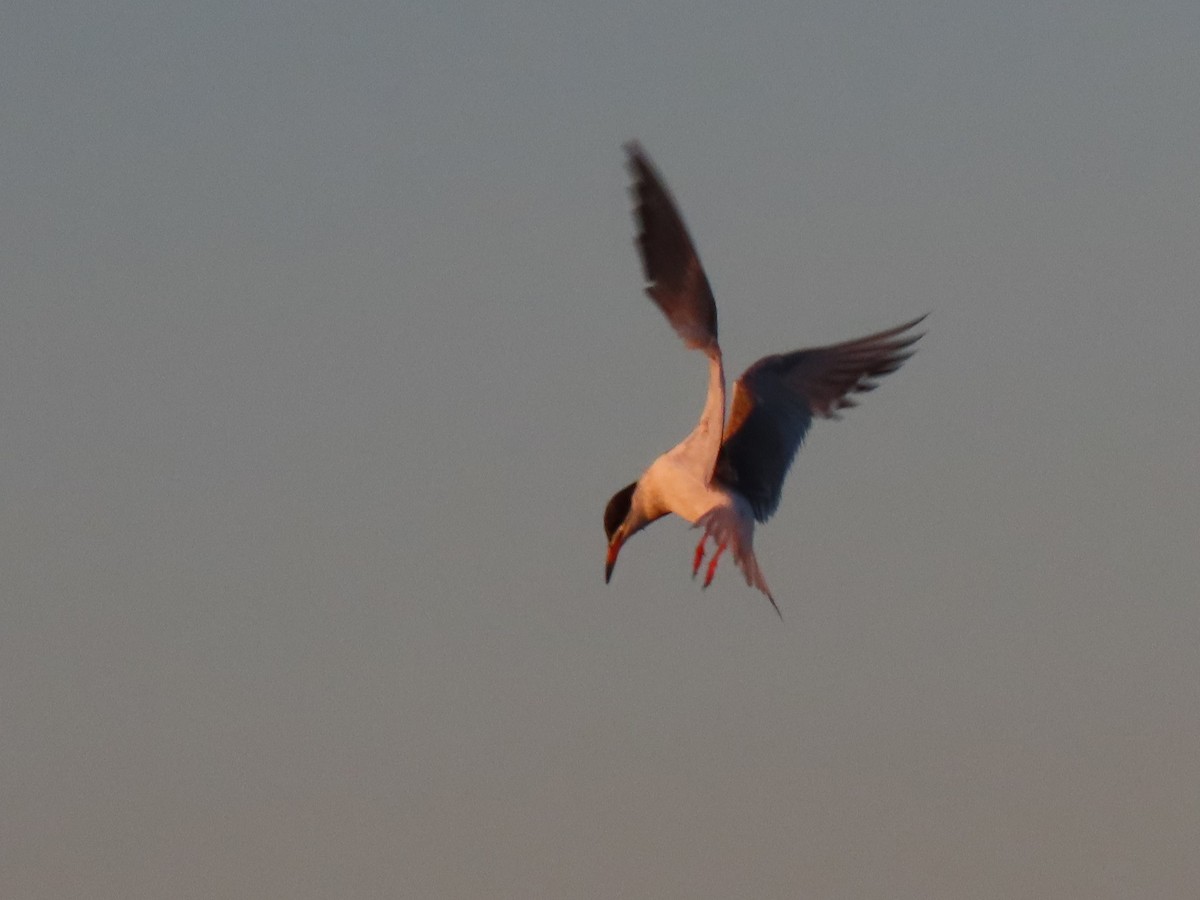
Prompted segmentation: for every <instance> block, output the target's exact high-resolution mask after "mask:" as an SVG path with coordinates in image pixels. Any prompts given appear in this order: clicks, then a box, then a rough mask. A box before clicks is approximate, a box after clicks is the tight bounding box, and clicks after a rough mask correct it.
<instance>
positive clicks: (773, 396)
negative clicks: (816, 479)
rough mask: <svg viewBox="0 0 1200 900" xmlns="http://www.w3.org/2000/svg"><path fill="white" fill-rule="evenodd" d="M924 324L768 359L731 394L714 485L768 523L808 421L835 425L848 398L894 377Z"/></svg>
mask: <svg viewBox="0 0 1200 900" xmlns="http://www.w3.org/2000/svg"><path fill="white" fill-rule="evenodd" d="M924 318H925V316H921V317H920V318H917V319H913V320H912V321H911V322H906V323H905V324H903V325H900V326H897V327H896V328H891V329H888V330H887V331H881V332H879V333H878V334H872V335H869V336H868V337H864V338H859V339H858V340H856V341H847V342H846V343H844V344H834V345H832V346H829V347H816V348H813V349H810V350H797V351H795V352H794V353H783V354H780V355H778V356H766V357H763V358H762V359H760V360H759V361H758V362H756V363H755V364H754V365H752V366H751V367H750V368H749V369H747V370H746V371H745V372H744V373H743V374H742V377H741V378H739V379H738V380H737V382H736V383H735V384H734V388H733V404H732V408H731V409H730V414H729V425H728V427H727V428H726V430H725V439H724V443H722V445H721V452H720V455H719V456H718V457H717V468H716V474H715V478H716V480H717V481H719V482H720V483H721V484H723V485H725V486H726V487H730V488H732V489H734V490H736V491H738V492H739V493H740V494H742V496H744V497H745V498H746V499H747V500H748V501H749V503H750V506H751V508H752V509H753V510H754V518H755V519H757V520H758V521H759V522H765V521H767V519H769V518H770V517H771V516H772V515H773V514H774V513H775V510H776V509H777V508H778V507H779V497H780V493H781V492H782V490H783V479H784V477H785V476H786V475H787V472H788V469H789V467H790V466H791V464H792V460H793V459H794V458H795V456H796V451H797V450H799V449H800V445H801V444H802V443H803V442H804V436H805V435H806V434H807V433H808V429H809V426H811V425H812V420H813V416H821V417H823V418H829V419H836V418H839V416H838V410H842V409H846V408H848V407H851V406H856V405H857V404H856V403H855V401H854V400H852V399H851V398H850V397H849V396H848V395H849V394H852V393H856V392H866V391H871V390H874V389H875V387H876V384H875V381H874V379H877V378H880V377H882V376H884V375H887V374H888V373H890V372H894V371H896V369H898V368H900V365H901V364H902V363H903V362H904V361H905V360H906V359H908V358H909V357H910V356H912V354H913V352H914V351H912V350H909V349H907V348H909V347H910V346H911V345H912V344H914V343H915V342H916V341H917V340H919V339H920V338H921V337H922V335H920V334H906V333H905V332H907V331H908V330H909V329H910V328H912V327H913V326H915V325H917V324H918V323H919V322H921V321H922V320H923V319H924Z"/></svg>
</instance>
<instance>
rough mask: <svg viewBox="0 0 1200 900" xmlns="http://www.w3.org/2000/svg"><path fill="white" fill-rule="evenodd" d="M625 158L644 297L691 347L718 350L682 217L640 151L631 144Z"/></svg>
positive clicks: (712, 313) (712, 304) (708, 296)
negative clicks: (631, 182) (644, 287)
mask: <svg viewBox="0 0 1200 900" xmlns="http://www.w3.org/2000/svg"><path fill="white" fill-rule="evenodd" d="M625 152H626V153H627V154H628V156H629V172H630V174H631V175H632V176H633V187H632V192H633V197H634V217H635V219H636V220H637V225H638V234H637V248H638V252H639V254H640V255H641V258H642V270H643V272H644V273H645V276H646V282H647V284H646V294H647V295H648V296H649V297H650V299H651V300H653V301H654V303H655V304H656V305H657V306H658V308H659V309H660V310H662V312H663V315H664V316H666V317H667V321H668V322H670V323H671V327H672V328H674V329H675V333H676V334H678V335H679V336H680V337H681V338H683V342H684V343H685V344H686V345H687V346H688V347H690V348H693V349H700V350H703V349H708V348H710V347H715V346H716V344H717V304H716V301H715V300H714V299H713V294H712V288H711V287H709V284H708V276H706V275H705V274H704V268H703V267H702V266H701V265H700V257H699V256H698V255H697V254H696V248H695V247H694V246H693V245H692V239H691V237H690V236H689V235H688V231H687V227H686V226H685V225H684V224H683V217H682V216H680V214H679V210H678V209H677V208H676V206H675V201H674V200H673V199H672V197H671V193H670V191H668V190H667V188H666V185H665V183H664V182H663V180H662V177H661V176H660V175H659V174H658V171H657V170H656V169H655V168H654V164H653V163H652V162H651V161H650V157H649V156H647V155H646V152H645V151H644V150H643V149H642V148H641V145H639V144H637V143H636V142H634V143H630V144H627V145H626V146H625Z"/></svg>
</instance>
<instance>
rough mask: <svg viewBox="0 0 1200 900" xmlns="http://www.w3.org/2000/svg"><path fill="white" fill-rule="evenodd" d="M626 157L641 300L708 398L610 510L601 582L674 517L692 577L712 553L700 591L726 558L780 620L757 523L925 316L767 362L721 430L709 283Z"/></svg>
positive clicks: (672, 218) (743, 385) (662, 201)
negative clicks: (687, 547) (820, 435)
mask: <svg viewBox="0 0 1200 900" xmlns="http://www.w3.org/2000/svg"><path fill="white" fill-rule="evenodd" d="M625 151H626V154H627V157H628V168H629V173H630V175H631V177H632V179H633V185H632V190H631V193H632V195H633V199H634V219H635V221H636V225H637V239H636V244H637V248H638V251H639V254H640V256H641V261H642V269H643V271H644V273H645V280H646V293H647V294H648V295H649V297H650V299H651V300H652V301H654V303H655V305H656V306H658V308H659V309H660V310H661V311H662V313H663V315H664V316H666V318H667V321H668V322H669V323H670V324H671V327H672V328H674V329H675V333H676V334H678V335H679V337H680V338H682V339H683V342H684V344H685V345H686V346H687V347H688V348H689V349H693V350H700V351H702V352H703V353H704V355H705V357H706V358H707V360H708V395H707V396H706V398H705V400H704V409H703V411H702V412H701V414H700V421H699V422H697V423H696V427H695V428H694V429H693V430H692V433H691V434H689V435H688V436H687V437H685V438H684V439H683V440H682V441H681V442H680V443H679V444H677V445H676V446H675V447H674V448H672V449H671V450H668V451H667V452H666V453H664V454H663V455H662V456H660V457H658V459H656V460H654V462H653V463H651V465H650V467H649V468H648V469H646V471H645V472H643V473H642V476H641V477H640V478H639V479H638V480H637V481H635V482H633V483H632V484H628V485H626V486H625V487H623V488H621V490H619V491H617V492H616V493H615V494H613V496H612V499H610V500H609V501H608V506H607V507H606V508H605V510H604V531H605V533H606V534H607V536H608V556H607V559H606V561H605V567H604V581H605V583H606V584H607V583H608V582H609V581H610V580H611V579H612V573H613V567H614V566H615V565H616V562H617V555H618V554H619V553H620V552H621V547H623V546H624V545H625V542H626V541H628V540H629V538H630V537H632V536H633V535H634V534H636V533H637V532H639V531H641V530H642V529H643V528H645V527H646V526H647V525H649V524H650V523H651V522H655V521H657V520H658V519H661V518H662V517H663V516H666V515H668V514H670V513H674V514H675V515H677V516H679V517H680V518H682V519H685V520H686V521H688V522H690V523H692V525H693V527H696V528H701V529H703V534H702V535H701V538H700V542H699V543H698V544H697V545H696V552H695V555H694V557H693V559H692V577H693V578H695V577H696V575H697V574H698V573H699V571H700V566H701V564H702V563H703V562H704V557H705V545H706V543H707V542H708V541H709V540H710V539H711V540H712V542H713V544H714V547H715V549H714V550H713V551H712V555H711V557H710V558H709V562H708V568H707V570H706V572H705V576H704V587H708V586H709V585H710V584H711V583H712V580H713V576H714V575H715V574H716V570H717V562H718V560H719V559H720V558H721V555H722V554H723V553H724V552H725V551H726V549H729V550H731V551H732V553H733V558H734V561H735V562H736V563H737V565H738V567H739V568H740V569H741V570H742V574H743V575H744V576H745V578H746V584H748V585H750V586H751V587H754V588H757V589H758V590H760V591H762V592H763V593H764V594H765V595H766V596H767V599H768V600H770V601H771V605H772V606H773V607H774V608H775V612H776V613H778V614H779V615H780V617H781V618H782V613H780V610H779V604H778V603H776V602H775V597H774V596H773V595H772V594H771V590H770V588H768V587H767V582H766V579H765V578H764V577H763V573H762V570H761V569H760V568H759V566H758V560H757V559H756V558H755V556H754V524H755V522H758V523H765V522H766V521H767V520H768V519H769V518H770V517H771V516H772V515H774V513H775V511H776V510H777V509H778V508H779V500H780V494H781V493H782V490H783V480H784V477H785V476H786V475H787V472H788V469H789V468H790V467H791V464H792V460H793V459H794V458H795V456H796V452H797V451H798V450H799V449H800V445H801V444H802V443H803V442H804V438H805V435H807V434H808V429H809V427H810V426H811V425H812V421H813V418H814V417H816V416H820V417H822V418H827V419H837V418H840V416H839V415H838V413H839V411H840V410H843V409H847V408H849V407H852V406H855V405H856V403H855V401H854V400H853V399H851V398H850V395H851V394H854V393H865V392H867V391H871V390H874V388H875V387H876V386H877V385H876V383H875V380H876V379H878V378H880V377H882V376H884V375H887V374H889V373H891V372H894V371H896V369H898V368H899V367H900V365H901V364H902V363H903V362H904V361H905V360H906V359H908V358H909V357H910V356H912V354H913V352H915V351H913V350H912V349H910V348H911V347H912V345H913V344H914V343H915V342H916V341H917V340H919V339H920V338H921V337H922V336H923V335H922V334H920V333H914V332H913V331H912V329H913V327H915V326H916V325H917V324H918V323H920V322H921V321H922V320H923V319H924V318H925V316H920V317H918V318H916V319H913V320H912V321H910V322H905V323H904V324H903V325H898V326H896V327H895V328H889V329H888V330H886V331H880V332H878V333H876V334H872V335H868V336H867V337H862V338H859V339H857V340H853V341H846V342H845V343H841V344H832V345H829V346H825V347H813V348H809V349H806V350H796V351H793V352H791V353H781V354H778V355H774V356H764V357H763V358H762V359H760V360H759V361H758V362H756V363H754V365H752V366H750V368H748V369H747V370H746V371H745V372H743V373H742V376H741V377H740V378H739V379H738V380H737V381H736V382H734V385H733V401H732V403H731V405H730V410H729V418H728V422H726V416H725V369H724V365H723V362H722V357H721V346H720V344H719V343H718V341H717V306H716V301H715V299H714V298H713V293H712V289H711V288H710V287H709V283H708V276H706V275H705V274H704V268H703V267H702V266H701V264H700V258H699V256H698V255H697V253H696V248H695V246H694V245H693V243H692V239H691V237H690V236H689V234H688V230H687V227H686V226H685V225H684V223H683V218H682V216H681V215H680V214H679V210H678V208H677V207H676V205H675V201H674V199H673V198H672V197H671V193H670V191H668V190H667V187H666V184H665V183H664V181H663V179H662V177H661V176H660V175H659V173H658V170H657V169H656V168H655V167H654V164H653V163H652V162H651V161H650V158H649V156H647V155H646V152H645V151H644V150H643V149H642V147H641V146H640V145H639V144H638V143H636V142H633V143H630V144H627V145H626V146H625Z"/></svg>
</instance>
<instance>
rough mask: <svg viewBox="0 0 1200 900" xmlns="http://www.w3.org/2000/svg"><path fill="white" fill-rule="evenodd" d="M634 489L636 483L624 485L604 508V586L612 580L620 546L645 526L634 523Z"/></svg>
mask: <svg viewBox="0 0 1200 900" xmlns="http://www.w3.org/2000/svg"><path fill="white" fill-rule="evenodd" d="M636 489H637V482H636V481H635V482H633V484H627V485H625V487H623V488H621V489H620V490H619V491H617V492H616V493H615V494H613V495H612V499H610V500H609V501H608V506H606V507H604V533H605V534H606V535H608V557H607V559H606V560H605V563H604V583H605V584H608V582H609V579H611V578H612V571H613V566H615V565H616V564H617V554H618V553H620V552H621V545H622V544H624V543H625V541H627V540H628V539H629V536H630V535H631V534H633V533H634V532H635V531H637V530H639V529H640V528H642V527H643V526H644V525H645V523H640V524H639V523H637V522H635V521H634V519H635V517H634V515H633V492H634V491H635V490H636Z"/></svg>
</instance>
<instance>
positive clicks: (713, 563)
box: [704, 544, 725, 587]
mask: <svg viewBox="0 0 1200 900" xmlns="http://www.w3.org/2000/svg"><path fill="white" fill-rule="evenodd" d="M724 552H725V545H724V544H717V552H716V553H714V554H713V555H712V559H710V560H709V561H708V571H707V572H706V573H705V574H704V586H705V587H708V586H709V585H710V584H712V580H713V576H714V575H716V574H717V560H719V559H720V558H721V554H722V553H724Z"/></svg>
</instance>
